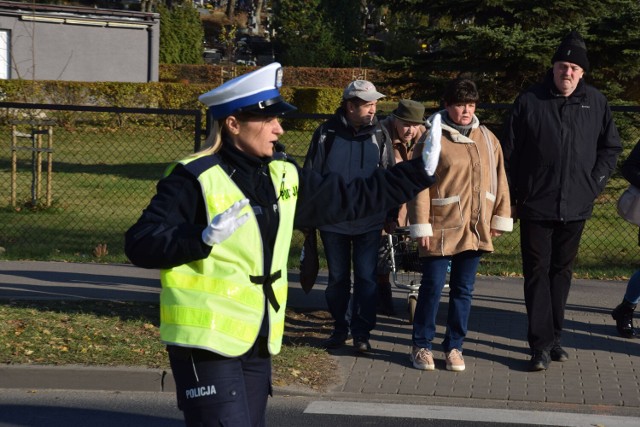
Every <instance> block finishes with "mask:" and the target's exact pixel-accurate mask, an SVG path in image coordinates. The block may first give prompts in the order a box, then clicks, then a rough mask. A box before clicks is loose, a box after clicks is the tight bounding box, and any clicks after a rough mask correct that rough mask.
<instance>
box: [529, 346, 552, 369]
mask: <svg viewBox="0 0 640 427" xmlns="http://www.w3.org/2000/svg"><path fill="white" fill-rule="evenodd" d="M550 362H551V358H550V357H549V352H548V351H547V350H542V351H540V350H533V353H532V355H531V360H530V361H529V371H531V372H534V371H545V370H546V369H547V368H548V367H549V363H550Z"/></svg>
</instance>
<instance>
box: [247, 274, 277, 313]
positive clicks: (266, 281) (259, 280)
mask: <svg viewBox="0 0 640 427" xmlns="http://www.w3.org/2000/svg"><path fill="white" fill-rule="evenodd" d="M281 277H282V270H278V271H276V272H275V273H273V274H271V275H266V276H249V279H251V283H254V284H256V285H262V289H263V290H264V294H265V296H266V297H267V300H268V301H269V304H271V307H273V309H274V310H275V311H276V312H278V310H280V304H278V300H277V299H276V294H275V293H274V292H273V287H272V286H271V284H272V283H273V282H275V281H276V280H278V279H279V278H281Z"/></svg>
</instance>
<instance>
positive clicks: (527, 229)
mask: <svg viewBox="0 0 640 427" xmlns="http://www.w3.org/2000/svg"><path fill="white" fill-rule="evenodd" d="M584 224H585V221H571V222H560V221H531V220H526V219H523V220H521V221H520V248H521V250H522V270H523V273H524V301H525V304H526V307H527V316H528V319H529V327H528V330H527V340H528V341H529V347H531V349H532V350H538V351H540V350H548V349H549V348H550V347H551V346H552V345H553V344H554V343H559V342H560V338H561V335H562V323H563V321H564V309H565V306H566V304H567V298H568V296H569V288H570V286H571V277H572V274H573V263H574V260H575V258H576V255H577V254H578V247H579V245H580V237H581V236H582V230H583V229H584Z"/></svg>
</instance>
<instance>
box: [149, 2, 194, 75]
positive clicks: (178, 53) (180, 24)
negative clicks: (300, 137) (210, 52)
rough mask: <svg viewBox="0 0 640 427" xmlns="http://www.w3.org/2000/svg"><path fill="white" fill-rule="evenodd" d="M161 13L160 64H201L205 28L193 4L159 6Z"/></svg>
mask: <svg viewBox="0 0 640 427" xmlns="http://www.w3.org/2000/svg"><path fill="white" fill-rule="evenodd" d="M158 12H159V13H160V63H163V64H201V63H202V53H203V51H204V48H203V44H202V41H203V39H204V28H203V27H202V23H201V22H200V16H199V15H198V11H197V10H196V9H195V8H194V7H193V5H192V4H191V2H189V1H188V0H185V2H184V3H177V2H175V3H173V7H172V8H168V7H167V6H165V5H159V6H158Z"/></svg>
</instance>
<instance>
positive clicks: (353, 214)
mask: <svg viewBox="0 0 640 427" xmlns="http://www.w3.org/2000/svg"><path fill="white" fill-rule="evenodd" d="M281 84H282V68H281V66H280V64H278V63H272V64H270V65H267V66H265V67H262V68H260V69H258V70H256V71H253V72H251V73H248V74H245V75H242V76H240V77H237V78H235V79H232V80H229V81H228V82H226V83H224V84H223V85H221V86H219V87H217V88H216V89H213V90H212V91H210V92H207V93H205V94H204V95H201V96H200V98H199V99H200V101H201V102H203V103H204V104H206V105H207V106H208V107H209V108H208V114H209V115H210V119H212V120H213V124H212V126H211V130H210V132H209V134H208V136H207V144H206V145H207V148H205V149H204V150H202V151H200V152H198V153H196V154H194V155H191V156H189V157H187V158H185V159H183V160H181V161H179V162H176V163H175V164H174V165H172V166H170V167H169V168H168V171H167V173H166V175H165V177H164V178H163V179H162V180H160V181H159V183H158V185H157V193H156V195H155V196H154V197H153V198H152V199H151V202H150V203H149V205H148V206H147V208H146V209H145V210H144V211H143V212H142V215H141V217H140V219H139V220H138V221H137V222H136V224H134V225H133V226H132V227H131V228H130V229H129V230H128V231H127V233H126V242H125V252H126V254H127V256H128V257H129V259H130V260H131V262H132V263H133V264H135V265H137V266H140V267H145V268H157V269H160V277H161V284H162V292H161V295H160V337H161V339H162V341H163V342H164V343H166V345H167V351H168V354H169V361H170V363H171V369H172V372H173V376H174V379H175V382H176V392H177V400H178V407H179V408H180V409H181V410H182V411H183V413H184V418H185V423H186V425H187V426H221V425H223V426H234V427H244V426H263V425H265V413H266V404H267V397H268V395H270V394H271V391H272V390H271V356H272V355H275V354H278V352H279V351H280V346H281V343H282V336H283V331H284V321H285V305H286V299H287V258H288V255H289V246H290V243H291V237H292V233H293V229H294V228H303V227H317V226H319V225H322V224H328V223H334V222H341V221H345V220H350V219H355V218H358V217H362V216H366V215H369V214H370V213H371V212H375V211H379V210H387V209H389V208H391V207H394V206H398V205H400V204H402V203H405V202H407V201H408V200H410V199H411V198H412V197H413V196H414V195H416V194H417V193H418V192H419V191H420V190H422V189H424V188H425V187H427V186H429V185H430V184H431V183H432V182H433V181H434V179H433V176H432V175H433V173H434V171H435V168H436V166H437V161H438V156H439V152H440V140H439V138H436V139H434V141H433V142H431V143H429V144H425V150H424V154H423V157H422V158H421V159H420V158H418V159H416V160H412V161H409V162H403V163H402V164H401V165H399V166H398V167H395V168H392V169H390V170H388V171H383V170H380V171H378V172H376V173H375V174H374V175H373V176H372V177H370V178H367V179H366V180H364V179H358V180H354V181H352V182H351V183H350V184H348V185H347V184H346V183H345V182H344V180H343V179H342V178H341V177H339V176H338V175H332V174H329V175H324V176H323V175H320V174H318V173H317V172H313V171H311V170H302V169H300V168H299V167H298V166H297V165H296V164H295V163H294V162H292V161H290V160H288V159H287V158H286V155H284V154H283V153H278V152H276V146H277V145H278V146H279V145H280V144H277V143H278V138H279V137H280V136H281V135H282V134H283V130H282V127H281V125H280V122H279V117H280V116H282V115H283V114H285V113H287V112H289V111H292V110H294V109H295V107H294V106H292V105H290V104H288V103H287V102H285V101H284V100H283V99H282V97H281V96H280V92H279V88H280V86H281Z"/></svg>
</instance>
